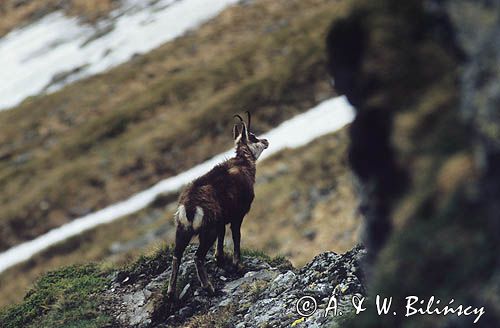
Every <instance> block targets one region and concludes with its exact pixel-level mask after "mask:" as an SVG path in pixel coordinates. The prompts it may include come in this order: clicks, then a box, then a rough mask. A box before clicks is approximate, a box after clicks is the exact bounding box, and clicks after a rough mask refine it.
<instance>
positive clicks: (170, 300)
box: [165, 293, 177, 313]
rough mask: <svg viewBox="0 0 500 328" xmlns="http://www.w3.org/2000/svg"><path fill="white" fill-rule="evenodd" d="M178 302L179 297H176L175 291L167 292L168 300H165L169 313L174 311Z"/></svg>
mask: <svg viewBox="0 0 500 328" xmlns="http://www.w3.org/2000/svg"><path fill="white" fill-rule="evenodd" d="M176 302H177V299H176V297H175V294H174V293H167V295H166V301H165V307H166V310H167V313H173V312H174V310H175V303H176Z"/></svg>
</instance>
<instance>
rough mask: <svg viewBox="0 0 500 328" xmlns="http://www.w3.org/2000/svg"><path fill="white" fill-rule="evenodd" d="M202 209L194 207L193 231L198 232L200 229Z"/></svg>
mask: <svg viewBox="0 0 500 328" xmlns="http://www.w3.org/2000/svg"><path fill="white" fill-rule="evenodd" d="M203 214H204V213H203V209H202V208H201V207H199V206H196V213H195V214H194V219H193V229H194V230H198V229H200V228H201V224H202V223H203Z"/></svg>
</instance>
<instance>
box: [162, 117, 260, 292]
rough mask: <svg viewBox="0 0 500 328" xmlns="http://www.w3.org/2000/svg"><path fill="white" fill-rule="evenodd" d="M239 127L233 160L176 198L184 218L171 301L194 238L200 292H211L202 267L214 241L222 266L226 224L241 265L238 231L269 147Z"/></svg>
mask: <svg viewBox="0 0 500 328" xmlns="http://www.w3.org/2000/svg"><path fill="white" fill-rule="evenodd" d="M248 115H249V114H248ZM238 118H240V117H238ZM240 120H241V118H240ZM248 121H249V122H250V115H249V120H248ZM240 124H241V125H242V129H241V132H240V131H239V129H238V127H237V126H235V127H234V137H235V139H236V156H235V157H233V158H231V159H229V160H227V161H225V162H223V163H221V164H218V165H217V166H215V167H214V168H213V169H212V170H210V171H209V172H208V173H206V174H205V175H203V176H201V177H199V178H197V179H195V180H194V181H192V182H191V183H190V184H189V185H188V186H187V187H186V189H185V190H184V191H183V192H182V193H181V195H180V197H179V208H181V207H183V209H184V210H185V218H184V217H183V215H184V212H183V211H179V210H178V212H177V213H176V222H177V230H176V239H175V248H174V256H173V260H172V274H171V277H170V282H169V287H168V292H167V293H168V296H169V297H170V298H171V299H172V298H173V296H174V292H175V289H176V281H177V273H178V269H179V265H180V262H181V259H182V255H183V253H184V250H185V248H186V247H187V245H188V244H189V242H190V241H191V239H192V237H193V236H195V235H199V239H200V245H199V247H198V250H197V252H196V259H195V264H196V271H197V273H198V278H199V280H200V283H201V285H202V287H203V288H205V289H207V290H209V291H210V292H214V288H213V286H212V284H211V283H210V281H209V280H208V277H207V272H206V269H205V266H204V263H205V256H206V254H207V252H208V250H209V249H210V248H211V247H212V245H213V244H214V242H215V240H216V239H217V240H218V242H217V250H216V258H217V263H218V265H219V266H222V265H223V261H224V252H223V246H224V234H225V226H226V224H230V227H231V232H232V237H233V245H234V254H233V264H234V265H235V266H236V267H238V266H239V265H240V239H241V233H240V228H241V223H242V222H243V218H244V217H245V215H246V214H247V213H248V211H249V210H250V206H251V204H252V201H253V199H254V189H253V187H254V183H255V161H256V160H257V158H258V157H259V155H260V153H261V152H262V151H263V150H264V149H265V148H267V146H268V144H269V143H268V142H267V140H265V139H261V140H259V139H257V138H256V137H255V135H253V134H252V133H249V132H248V131H247V127H246V124H245V123H244V122H243V121H241V123H240ZM249 127H250V124H249ZM197 208H201V209H202V210H203V217H202V221H201V225H197V224H196V219H195V217H196V215H197ZM198 211H199V209H198Z"/></svg>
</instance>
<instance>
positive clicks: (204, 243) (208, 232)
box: [194, 228, 217, 294]
mask: <svg viewBox="0 0 500 328" xmlns="http://www.w3.org/2000/svg"><path fill="white" fill-rule="evenodd" d="M216 238H217V229H215V228H205V229H204V230H203V231H201V232H200V246H198V250H197V251H196V255H195V260H194V263H195V265H196V273H197V274H198V279H199V280H200V284H201V287H202V288H204V289H206V290H208V291H209V292H210V293H212V294H213V293H215V289H214V287H213V286H212V283H210V281H209V280H208V274H207V270H206V268H205V256H206V255H207V253H208V250H209V249H210V247H212V245H213V244H214V242H215V239H216Z"/></svg>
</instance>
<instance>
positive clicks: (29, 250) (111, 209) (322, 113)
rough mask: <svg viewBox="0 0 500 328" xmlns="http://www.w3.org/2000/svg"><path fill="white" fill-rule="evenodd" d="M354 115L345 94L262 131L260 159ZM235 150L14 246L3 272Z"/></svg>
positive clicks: (170, 188) (0, 265)
mask: <svg viewBox="0 0 500 328" xmlns="http://www.w3.org/2000/svg"><path fill="white" fill-rule="evenodd" d="M354 115H355V114H354V109H353V108H352V107H351V105H350V104H349V103H348V101H347V99H346V98H345V97H336V98H332V99H329V100H325V101H323V102H322V103H320V104H319V105H317V106H316V107H313V108H312V109H310V110H308V111H307V112H304V113H302V114H299V115H297V116H295V117H293V118H291V119H290V120H288V121H285V122H283V123H282V124H280V125H279V126H278V127H276V128H274V129H273V130H271V131H269V132H268V133H265V134H264V135H262V136H261V137H264V138H267V139H268V140H269V143H270V145H269V148H268V149H266V150H265V151H264V153H263V154H262V156H261V157H260V159H261V160H262V159H263V158H266V157H269V156H271V155H273V154H275V153H276V152H278V151H280V150H282V149H284V148H294V147H300V146H302V145H305V144H307V143H309V142H310V141H312V140H313V139H316V138H318V137H320V136H322V135H324V134H327V133H329V132H333V131H336V130H338V129H340V128H341V127H343V126H345V125H346V124H348V123H350V122H351V121H352V120H353V119H354ZM233 154H234V150H233V149H231V150H228V151H227V152H224V153H222V154H219V155H217V156H214V157H213V158H211V159H209V160H208V161H206V162H204V163H202V164H199V165H197V166H195V167H193V168H191V169H189V170H187V171H185V172H183V173H181V174H178V175H176V176H174V177H170V178H167V179H165V180H162V181H160V182H158V183H157V184H155V185H153V186H152V187H151V188H149V189H146V190H144V191H141V192H139V193H137V194H135V195H133V196H131V197H130V198H128V199H127V200H124V201H122V202H119V203H116V204H113V205H110V206H108V207H106V208H104V209H102V210H99V211H97V212H94V213H90V214H88V215H85V216H83V217H80V218H78V219H75V220H73V221H71V222H69V223H67V224H64V225H62V226H60V227H58V228H55V229H53V230H51V231H49V232H47V233H46V234H44V235H41V236H39V237H37V238H35V239H33V240H31V241H28V242H25V243H22V244H19V245H17V246H14V247H12V248H10V249H9V250H7V251H5V252H3V253H1V254H0V273H1V272H3V271H5V270H6V269H8V268H9V267H11V266H13V265H15V264H18V263H21V262H23V261H25V260H28V259H29V258H31V257H32V256H33V255H35V254H36V253H38V252H40V251H42V250H44V249H46V248H48V247H50V246H52V245H54V244H56V243H58V242H61V241H63V240H65V239H67V238H70V237H73V236H76V235H78V234H80V233H82V232H84V231H86V230H89V229H92V228H94V227H96V226H98V225H101V224H105V223H109V222H112V221H114V220H117V219H119V218H121V217H123V216H126V215H129V214H132V213H134V212H137V211H139V210H141V209H143V208H145V207H146V206H148V205H149V204H150V203H151V202H152V201H153V200H154V199H155V198H156V197H157V196H158V195H159V194H162V193H169V192H175V191H177V190H179V189H180V188H181V187H182V186H184V185H185V184H187V183H189V182H190V181H191V180H193V179H195V178H197V177H199V176H201V175H203V174H205V173H206V172H208V171H209V170H210V169H211V168H212V167H213V166H215V165H216V164H218V163H220V162H222V161H224V160H225V159H227V158H230V157H232V156H233Z"/></svg>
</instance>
